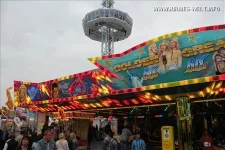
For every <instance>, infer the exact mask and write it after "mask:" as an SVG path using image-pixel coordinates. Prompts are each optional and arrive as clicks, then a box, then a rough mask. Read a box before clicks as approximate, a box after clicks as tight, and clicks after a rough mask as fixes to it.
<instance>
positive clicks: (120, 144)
mask: <svg viewBox="0 0 225 150" xmlns="http://www.w3.org/2000/svg"><path fill="white" fill-rule="evenodd" d="M105 133H106V135H107V136H106V138H105V139H104V140H103V144H102V150H146V144H145V142H144V140H142V139H141V136H140V131H139V130H136V132H135V133H133V134H132V132H131V131H130V130H129V128H128V126H127V125H126V126H125V127H124V129H123V130H122V133H121V135H120V138H119V141H118V140H117V139H115V138H114V133H113V132H112V130H111V128H110V122H109V123H108V124H107V125H106V126H105Z"/></svg>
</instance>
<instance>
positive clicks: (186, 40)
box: [95, 29, 225, 90]
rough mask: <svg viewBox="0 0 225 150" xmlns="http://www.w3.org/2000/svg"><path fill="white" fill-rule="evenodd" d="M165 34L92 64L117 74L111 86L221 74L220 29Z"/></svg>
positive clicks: (224, 59) (223, 33)
mask: <svg viewBox="0 0 225 150" xmlns="http://www.w3.org/2000/svg"><path fill="white" fill-rule="evenodd" d="M165 37H166V36H165ZM165 37H164V38H162V40H158V41H156V42H154V43H151V44H145V45H144V46H139V47H138V48H136V49H135V50H133V51H126V52H124V53H123V54H119V55H120V56H118V54H117V55H114V56H112V57H108V58H104V59H100V60H96V62H95V64H96V65H98V66H100V67H101V66H103V67H104V68H107V69H108V70H109V71H110V72H113V73H114V74H115V75H117V76H118V77H119V79H120V80H118V79H113V85H112V87H113V88H114V89H115V90H122V89H127V88H137V87H142V86H148V85H155V84H160V83H168V82H176V81H181V80H189V79H194V78H201V77H207V76H214V75H220V74H225V30H224V29H217V30H210V31H204V32H196V33H191V34H184V35H180V36H172V37H170V38H165Z"/></svg>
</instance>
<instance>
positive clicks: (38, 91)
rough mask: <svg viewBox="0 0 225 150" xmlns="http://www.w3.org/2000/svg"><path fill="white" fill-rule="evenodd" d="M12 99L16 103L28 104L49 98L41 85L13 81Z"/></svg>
mask: <svg viewBox="0 0 225 150" xmlns="http://www.w3.org/2000/svg"><path fill="white" fill-rule="evenodd" d="M14 98H15V101H16V102H18V103H23V102H25V103H29V102H30V101H40V100H43V99H49V98H50V97H49V96H48V95H47V94H45V93H44V92H43V90H42V86H41V84H37V83H26V82H21V81H14Z"/></svg>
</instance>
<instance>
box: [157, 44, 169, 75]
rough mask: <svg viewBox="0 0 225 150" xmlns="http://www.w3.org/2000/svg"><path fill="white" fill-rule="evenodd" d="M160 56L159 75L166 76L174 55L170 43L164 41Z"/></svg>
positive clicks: (161, 45)
mask: <svg viewBox="0 0 225 150" xmlns="http://www.w3.org/2000/svg"><path fill="white" fill-rule="evenodd" d="M159 48H160V55H159V73H160V74H164V73H166V72H167V70H168V67H169V66H170V64H171V56H172V53H171V51H170V50H169V43H168V41H167V40H163V41H162V43H161V44H160V46H159Z"/></svg>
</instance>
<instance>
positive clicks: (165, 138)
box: [161, 126, 175, 150]
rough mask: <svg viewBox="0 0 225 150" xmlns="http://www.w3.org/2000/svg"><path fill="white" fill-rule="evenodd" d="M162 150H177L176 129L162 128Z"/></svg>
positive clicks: (170, 127)
mask: <svg viewBox="0 0 225 150" xmlns="http://www.w3.org/2000/svg"><path fill="white" fill-rule="evenodd" d="M161 134H162V150H175V144H174V143H175V142H174V129H173V127H172V126H162V128H161Z"/></svg>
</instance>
